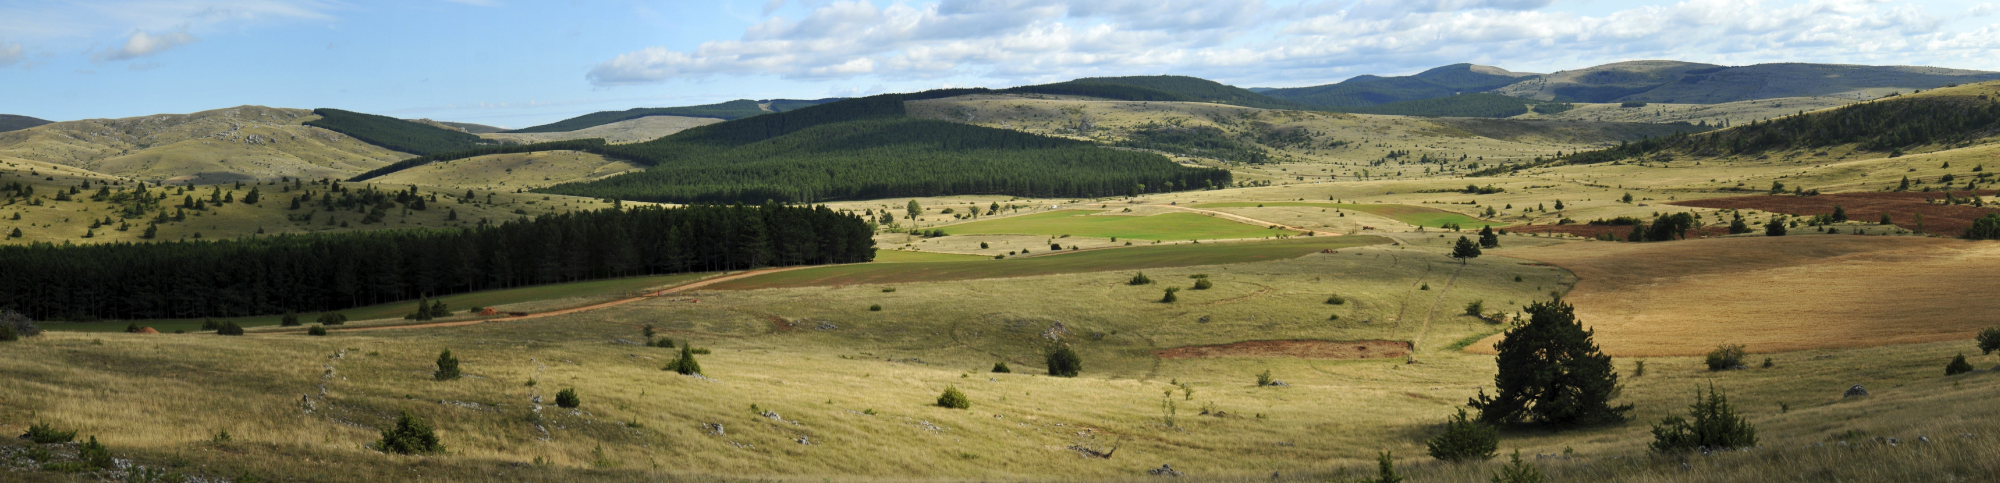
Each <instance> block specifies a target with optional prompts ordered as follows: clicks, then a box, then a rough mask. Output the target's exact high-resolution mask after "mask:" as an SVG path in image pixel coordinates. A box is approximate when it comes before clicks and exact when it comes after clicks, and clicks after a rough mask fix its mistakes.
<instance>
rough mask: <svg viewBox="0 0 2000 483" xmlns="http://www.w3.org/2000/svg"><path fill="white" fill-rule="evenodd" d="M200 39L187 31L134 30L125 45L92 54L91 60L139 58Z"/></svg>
mask: <svg viewBox="0 0 2000 483" xmlns="http://www.w3.org/2000/svg"><path fill="white" fill-rule="evenodd" d="M200 40H201V39H197V38H195V37H194V36H193V35H188V33H187V32H167V33H163V34H149V33H146V32H143V31H142V32H132V35H131V36H130V37H126V38H125V44H124V45H120V46H118V47H113V48H110V49H105V50H102V51H99V52H97V53H96V54H93V55H91V57H90V60H93V61H97V62H107V61H116V60H131V59H137V58H140V57H145V56H149V55H153V54H158V53H161V52H166V51H168V50H172V49H173V48H175V47H180V46H183V45H187V44H191V43H195V42H197V41H200Z"/></svg>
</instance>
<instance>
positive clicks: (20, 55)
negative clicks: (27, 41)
mask: <svg viewBox="0 0 2000 483" xmlns="http://www.w3.org/2000/svg"><path fill="white" fill-rule="evenodd" d="M26 58H28V51H27V49H24V48H21V44H19V43H12V44H0V67H10V66H13V65H14V64H19V63H21V59H26Z"/></svg>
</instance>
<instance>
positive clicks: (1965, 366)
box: [1944, 354, 1972, 376]
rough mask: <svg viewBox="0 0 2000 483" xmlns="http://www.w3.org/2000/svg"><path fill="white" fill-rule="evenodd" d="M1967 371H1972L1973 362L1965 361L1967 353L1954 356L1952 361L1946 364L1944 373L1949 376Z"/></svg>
mask: <svg viewBox="0 0 2000 483" xmlns="http://www.w3.org/2000/svg"><path fill="white" fill-rule="evenodd" d="M1967 372H1972V363H1969V362H1965V354H1959V355H1958V357H1953V358H1952V359H1951V363H1949V364H1945V365H1944V375H1947V376H1956V375H1959V374H1964V373H1967Z"/></svg>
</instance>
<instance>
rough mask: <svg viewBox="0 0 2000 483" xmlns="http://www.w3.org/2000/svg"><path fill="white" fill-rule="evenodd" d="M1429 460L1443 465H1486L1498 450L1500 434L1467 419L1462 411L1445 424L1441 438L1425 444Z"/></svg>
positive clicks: (1432, 439)
mask: <svg viewBox="0 0 2000 483" xmlns="http://www.w3.org/2000/svg"><path fill="white" fill-rule="evenodd" d="M1424 446H1426V447H1428V448H1430V451H1431V457H1432V458H1437V459H1441V460H1445V461H1452V462H1458V461H1473V460H1478V461H1486V460H1490V459H1493V456H1494V452H1495V451H1497V450H1499V449H1500V430H1498V429H1494V428H1493V426H1489V425H1487V424H1485V423H1481V422H1478V421H1473V420H1471V419H1470V418H1468V417H1466V414H1465V409H1464V408H1459V410H1458V415H1457V416H1452V418H1451V420H1450V421H1446V422H1445V423H1444V434H1439V435H1437V436H1433V437H1431V439H1430V440H1429V441H1425V442H1424Z"/></svg>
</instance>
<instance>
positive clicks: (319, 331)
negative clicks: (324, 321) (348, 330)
mask: <svg viewBox="0 0 2000 483" xmlns="http://www.w3.org/2000/svg"><path fill="white" fill-rule="evenodd" d="M306 335H326V326H324V325H314V326H312V327H308V328H306Z"/></svg>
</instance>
